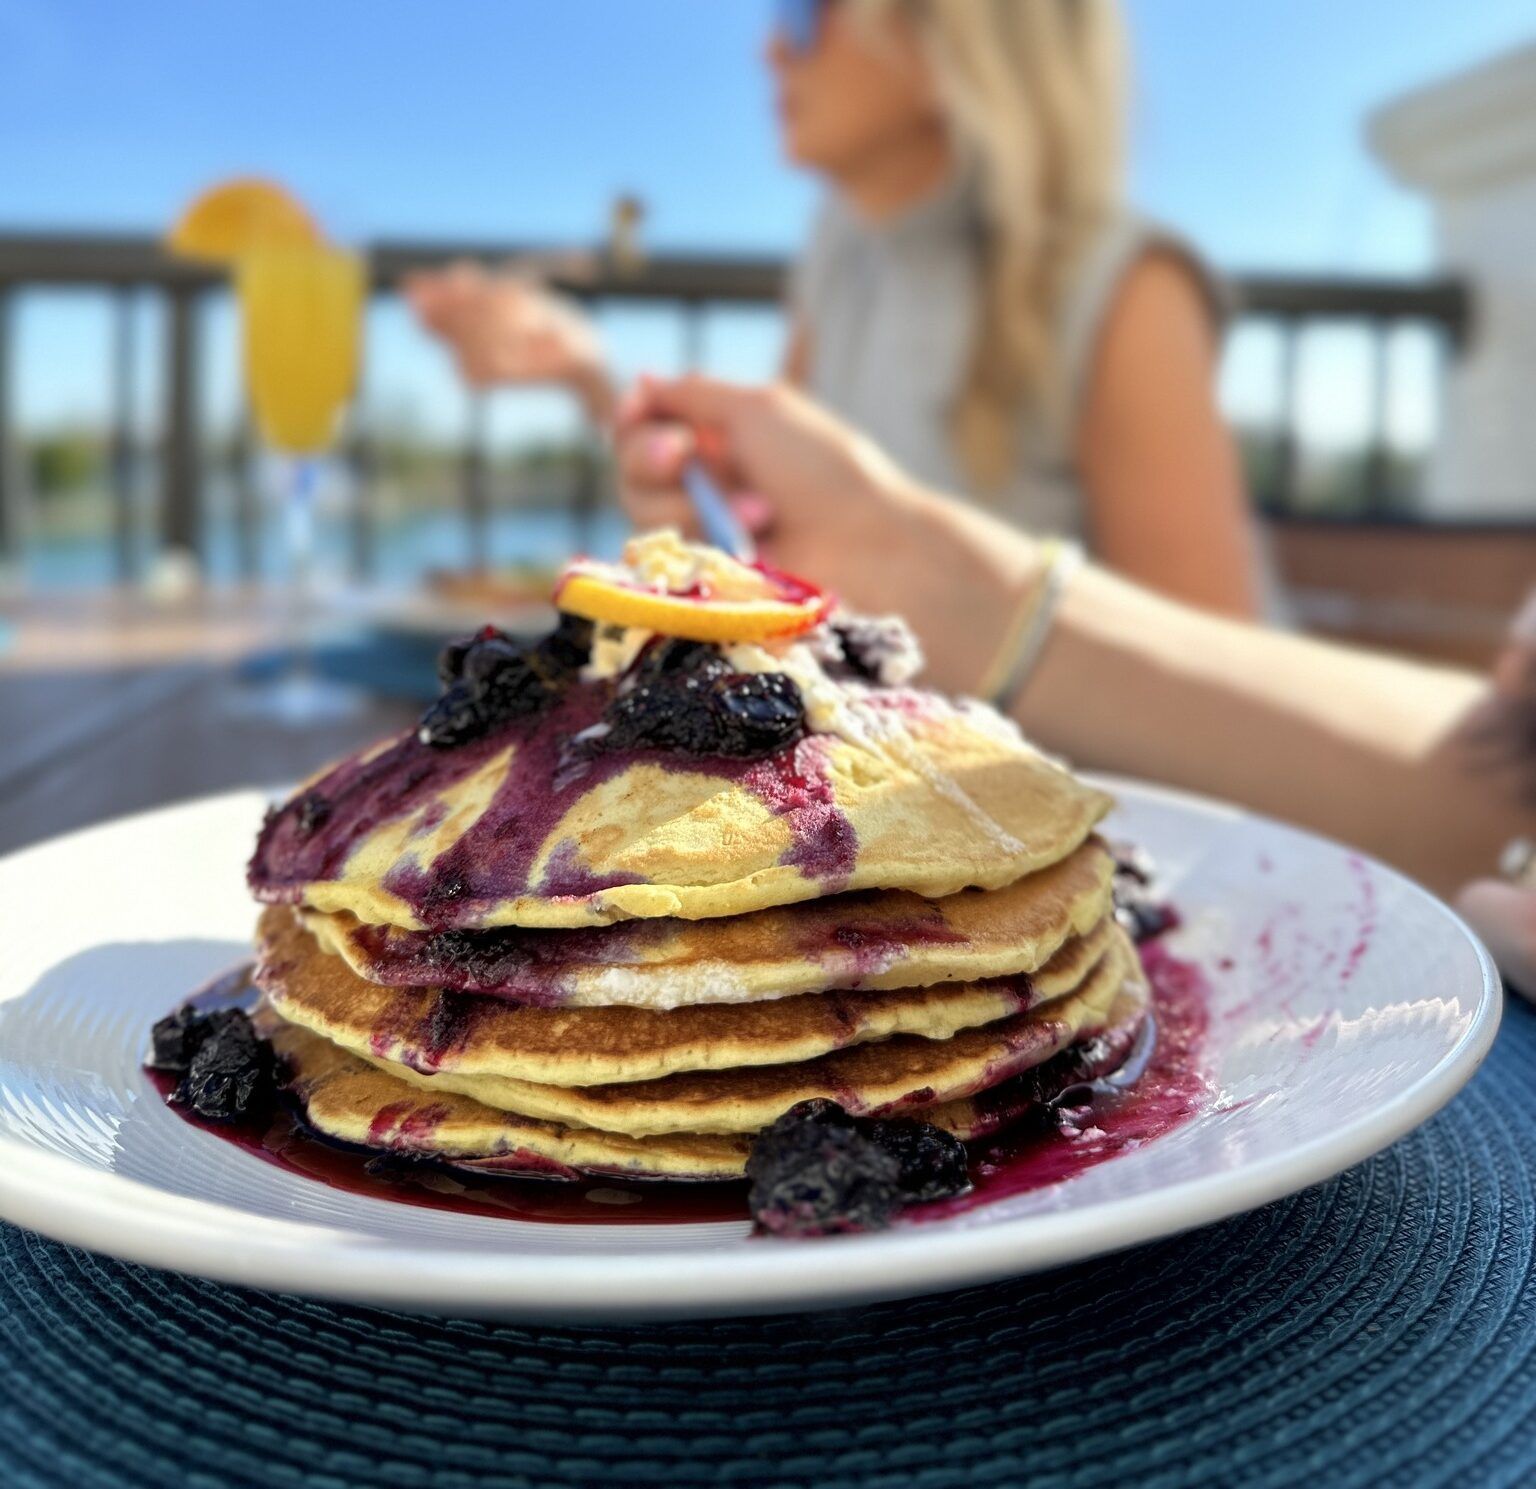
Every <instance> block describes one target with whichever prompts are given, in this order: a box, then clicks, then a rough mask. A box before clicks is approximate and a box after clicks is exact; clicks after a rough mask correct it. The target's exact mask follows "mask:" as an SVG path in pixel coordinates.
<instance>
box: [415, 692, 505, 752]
mask: <svg viewBox="0 0 1536 1489" xmlns="http://www.w3.org/2000/svg"><path fill="white" fill-rule="evenodd" d="M488 724H489V719H488V717H487V714H486V710H485V709H484V708H483V707H482V706H481V703H480V697H479V695H478V694H477V693H476V692H475V690H474V689H473V688H472V687H470V686H469V684H468V683H466V682H462V681H461V682H456V683H454V685H453V686H452V687H451V688H449V689H448V691H447V692H446V693H444V694H443V696H442V697H441V698H439V699H438V700H437V702H436V703H434V704H433V705H432V706H431V708H429V709H428V710H427V711H426V713H424V714H423V715H422V716H421V723H420V725H418V727H417V730H416V737H417V738H418V739H419V740H420V741H421V742H422V743H423V744H424V745H433V746H435V747H436V748H438V749H444V748H448V747H451V746H453V745H457V744H463V743H465V742H466V741H467V740H471V739H474V738H476V737H477V736H479V735H481V734H483V733H484V732H485V730H486V728H487V727H488Z"/></svg>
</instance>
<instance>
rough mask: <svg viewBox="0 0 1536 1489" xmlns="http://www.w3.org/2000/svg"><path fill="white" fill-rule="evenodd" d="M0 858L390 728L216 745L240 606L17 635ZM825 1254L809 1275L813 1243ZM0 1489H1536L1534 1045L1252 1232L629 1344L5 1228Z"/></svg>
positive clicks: (243, 652) (226, 713)
mask: <svg viewBox="0 0 1536 1489" xmlns="http://www.w3.org/2000/svg"><path fill="white" fill-rule="evenodd" d="M9 618H10V620H11V621H12V623H13V624H14V626H15V628H16V629H15V631H14V634H13V635H12V636H11V638H10V642H9V645H8V646H7V648H6V649H5V650H4V651H3V652H0V849H10V848H14V847H17V846H19V845H21V844H22V843H25V842H28V841H31V840H33V839H36V838H39V837H42V836H45V835H49V834H51V833H54V832H59V831H63V830H66V829H68V828H72V827H77V826H82V825H84V824H86V823H89V822H93V821H96V820H98V819H99V818H101V817H103V816H108V815H113V814H116V813H119V812H123V811H128V810H133V809H136V808H140V807H148V806H151V805H154V804H157V803H159V802H162V801H165V800H169V799H173V798H176V797H184V796H190V795H193V794H197V793H201V792H206V791H214V790H222V789H226V788H229V787H233V786H237V785H248V784H252V783H272V782H276V781H279V780H282V779H286V778H292V777H294V776H297V775H300V774H302V773H304V772H306V771H307V770H309V769H311V768H313V767H314V766H315V765H317V764H318V763H320V762H321V761H323V760H324V759H327V758H329V757H331V756H333V755H335V754H338V753H341V752H343V751H345V750H347V749H350V748H352V747H353V746H355V745H357V744H358V743H361V742H362V741H364V740H366V739H368V738H371V737H373V736H375V735H377V734H379V733H381V732H383V731H385V730H387V729H390V728H394V727H398V726H399V725H401V724H402V723H404V722H405V721H406V720H408V719H409V718H410V717H411V716H412V714H413V713H414V712H415V709H416V707H417V705H415V704H412V703H409V702H406V701H404V700H395V701H391V700H388V699H376V700H374V701H373V702H371V703H370V704H369V706H368V707H367V709H366V710H365V711H364V712H363V713H362V714H360V715H359V716H357V717H355V718H353V719H350V720H347V721H346V722H344V723H341V724H332V725H327V726H324V727H321V728H316V729H307V730H297V731H295V730H287V729H283V728H281V727H279V726H275V725H271V724H266V725H256V724H253V723H251V722H250V721H249V720H247V719H243V718H240V717H238V716H237V715H236V714H235V713H234V712H232V710H231V703H232V702H233V700H235V698H236V697H237V696H238V693H239V689H240V687H241V683H240V679H239V669H240V667H241V665H242V663H243V662H244V661H245V660H246V659H248V658H249V657H250V656H251V655H252V653H254V652H259V651H260V650H262V649H263V648H266V647H270V646H271V644H272V643H273V640H274V637H275V636H276V635H277V634H278V617H276V616H275V615H274V613H273V610H272V608H271V605H270V603H269V602H268V601H267V600H266V599H265V598H264V597H262V596H260V595H259V594H249V595H235V596H232V597H227V598H225V599H223V600H221V601H220V602H219V603H218V604H213V603H211V602H209V601H207V600H206V599H204V598H201V597H196V596H193V597H187V598H185V599H184V600H182V601H181V602H178V603H177V604H174V605H171V606H155V605H151V604H149V603H148V602H146V601H142V600H135V599H132V598H129V597H124V596H98V597H94V598H92V599H90V600H86V601H81V600H70V601H67V602H66V601H57V602H48V603H36V604H33V605H30V606H28V607H27V608H26V609H25V611H13V612H12V613H11V615H10V617H9ZM828 1244H835V1243H828ZM0 1482H3V1483H5V1484H6V1485H7V1486H8V1489H9V1486H13V1485H14V1486H16V1489H130V1486H143V1485H150V1484H154V1485H180V1484H196V1485H207V1486H210V1489H213V1486H219V1489H222V1486H226V1485H228V1486H236V1485H251V1486H257V1485H259V1486H269V1485H294V1486H300V1485H303V1486H311V1485H325V1486H333V1489H351V1486H354V1485H355V1486H359V1489H361V1486H370V1489H371V1486H377V1485H401V1486H422V1489H462V1486H468V1485H471V1484H473V1485H475V1486H477V1489H480V1486H492V1489H511V1486H514V1485H545V1484H572V1485H575V1484H587V1483H593V1482H608V1483H612V1484H631V1483H632V1484H667V1485H675V1484H748V1483H752V1484H757V1483H778V1484H784V1485H804V1486H807V1489H809V1486H813V1485H817V1486H819V1485H822V1484H827V1483H833V1482H836V1483H844V1484H852V1485H868V1486H877V1485H878V1486H905V1485H917V1486H921V1489H949V1486H955V1489H960V1486H968V1485H971V1484H975V1483H989V1484H1001V1485H1006V1484H1022V1483H1026V1482H1027V1483H1028V1484H1030V1485H1032V1486H1038V1489H1090V1486H1110V1485H1113V1486H1115V1489H1124V1486H1125V1485H1127V1484H1134V1485H1136V1486H1137V1489H1143V1486H1164V1489H1183V1486H1186V1485H1191V1486H1192V1485H1212V1486H1222V1489H1234V1486H1259V1485H1265V1486H1276V1489H1278V1486H1289V1485H1294V1484H1297V1483H1304V1482H1310V1483H1313V1484H1315V1485H1318V1486H1319V1489H1333V1486H1361V1489H1363V1486H1366V1485H1397V1486H1404V1489H1418V1486H1430V1485H1455V1486H1456V1489H1480V1486H1484V1485H1519V1484H1528V1483H1531V1482H1536V1010H1533V1009H1531V1008H1529V1007H1527V1006H1525V1005H1523V1004H1520V1003H1518V1002H1517V1003H1515V1004H1514V1005H1513V1006H1512V1007H1511V1008H1510V1009H1509V1011H1508V1014H1507V1018H1506V1027H1505V1029H1504V1031H1503V1032H1502V1033H1501V1035H1500V1037H1499V1040H1498V1042H1497V1044H1496V1046H1495V1049H1494V1052H1493V1054H1492V1056H1491V1057H1490V1059H1489V1061H1488V1064H1487V1066H1486V1067H1485V1069H1484V1070H1483V1071H1482V1072H1480V1073H1479V1075H1478V1076H1477V1077H1476V1079H1475V1080H1474V1082H1473V1084H1472V1086H1471V1087H1470V1088H1469V1089H1468V1091H1467V1092H1465V1093H1464V1094H1463V1095H1462V1096H1461V1097H1459V1098H1458V1099H1457V1100H1456V1101H1454V1102H1453V1103H1452V1104H1451V1105H1450V1107H1448V1108H1447V1110H1446V1111H1445V1112H1443V1113H1442V1114H1441V1115H1440V1116H1439V1117H1437V1118H1436V1119H1435V1120H1434V1121H1433V1122H1432V1123H1430V1124H1429V1125H1428V1126H1427V1127H1426V1128H1424V1129H1423V1130H1421V1131H1420V1132H1418V1133H1415V1134H1413V1135H1412V1136H1410V1137H1409V1138H1407V1139H1405V1140H1404V1141H1403V1142H1401V1143H1398V1144H1397V1145H1395V1146H1394V1147H1393V1148H1391V1149H1390V1150H1389V1151H1388V1152H1386V1153H1384V1154H1381V1155H1379V1156H1378V1157H1376V1158H1375V1159H1372V1160H1371V1161H1369V1162H1367V1163H1365V1164H1362V1165H1361V1166H1359V1167H1358V1168H1356V1169H1353V1170H1351V1171H1350V1172H1349V1173H1347V1174H1345V1175H1342V1176H1341V1177H1340V1178H1338V1179H1336V1180H1333V1181H1332V1182H1330V1183H1328V1184H1324V1185H1321V1186H1319V1187H1317V1188H1315V1189H1312V1190H1309V1191H1307V1192H1305V1193H1303V1194H1300V1195H1296V1196H1293V1197H1291V1198H1289V1199H1287V1200H1284V1201H1281V1202H1279V1203H1277V1204H1274V1205H1270V1206H1267V1207H1265V1208H1264V1209H1262V1210H1259V1211H1256V1212H1254V1213H1252V1214H1250V1215H1245V1216H1241V1217H1238V1218H1237V1219H1235V1220H1232V1221H1229V1222H1225V1223H1223V1224H1220V1225H1216V1226H1211V1227H1207V1228H1206V1229H1204V1230H1201V1231H1198V1232H1194V1233H1192V1234H1190V1235H1187V1236H1181V1237H1175V1238H1173V1239H1170V1240H1167V1241H1164V1242H1161V1243H1159V1244H1157V1245H1154V1246H1150V1247H1144V1248H1141V1249H1139V1250H1136V1251H1133V1252H1130V1253H1128V1254H1126V1255H1124V1256H1120V1257H1108V1258H1103V1259H1100V1260H1098V1261H1094V1262H1091V1263H1086V1264H1084V1265H1082V1266H1078V1267H1072V1268H1068V1269H1065V1270H1062V1271H1059V1272H1055V1273H1051V1274H1047V1275H1045V1276H1041V1277H1036V1278H1026V1279H1021V1280H1019V1281H1017V1282H1012V1283H1005V1284H999V1285H996V1286H993V1287H987V1288H979V1289H974V1290H972V1291H969V1292H963V1293H956V1294H950V1295H946V1296H941V1297H935V1298H926V1299H916V1300H911V1301H908V1302H904V1303H891V1304H884V1305H880V1306H878V1307H873V1308H864V1309H858V1310H852V1311H846V1312H838V1313H830V1314H823V1315H816V1316H788V1317H783V1318H777V1319H766V1320H744V1319H737V1320H724V1321H716V1322H707V1323H693V1324H668V1325H662V1326H652V1327H648V1328H554V1327H546V1326H517V1325H510V1324H494V1323H484V1322H471V1321H464V1320H451V1319H449V1320H444V1319H411V1318H405V1317H401V1316H398V1315H392V1314H388V1313H385V1312H382V1311H380V1310H375V1309H360V1308H347V1307H342V1306H332V1305H329V1304H324V1303H318V1302H310V1301H304V1300H300V1299H294V1298H284V1297H279V1296H273V1295H267V1294H253V1293H244V1292H240V1291H238V1290H236V1289H231V1288H225V1287H220V1286H217V1285H215V1284H212V1283H205V1282H201V1281H198V1280H196V1279H190V1278H181V1277H176V1276H174V1275H169V1274H160V1273H155V1272H152V1271H149V1270H147V1269H144V1268H141V1267H133V1266H127V1265H124V1264H121V1263H117V1262H112V1261H109V1260H106V1259H103V1258H99V1257H94V1256H92V1255H90V1254H88V1253H85V1252H80V1251H77V1250H73V1249H71V1248H69V1247H65V1246H61V1245H57V1244H55V1243H53V1242H49V1241H45V1240H43V1239H41V1238H39V1237H36V1236H31V1235H28V1234H27V1233H25V1232H22V1231H19V1230H16V1229H14V1228H12V1227H7V1226H0Z"/></svg>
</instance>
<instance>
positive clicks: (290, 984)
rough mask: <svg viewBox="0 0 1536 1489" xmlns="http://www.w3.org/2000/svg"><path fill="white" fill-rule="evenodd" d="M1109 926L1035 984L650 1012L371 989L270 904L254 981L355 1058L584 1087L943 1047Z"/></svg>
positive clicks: (1074, 973)
mask: <svg viewBox="0 0 1536 1489" xmlns="http://www.w3.org/2000/svg"><path fill="white" fill-rule="evenodd" d="M1111 924H1112V922H1111V921H1109V920H1107V919H1106V920H1104V921H1101V922H1100V924H1099V925H1098V926H1097V927H1096V928H1095V929H1094V930H1093V931H1091V932H1090V933H1089V935H1088V936H1086V937H1081V938H1076V939H1074V940H1072V941H1069V942H1068V943H1067V944H1066V945H1065V946H1063V947H1062V948H1061V949H1060V950H1058V952H1057V953H1056V955H1055V956H1054V957H1053V958H1052V959H1051V961H1050V962H1048V963H1047V964H1046V965H1045V966H1044V967H1043V968H1041V969H1039V971H1038V972H1037V973H1036V974H1035V975H1034V976H1033V977H1016V978H1009V979H998V980H994V981H990V982H980V983H940V984H937V985H935V986H933V987H928V988H903V989H893V990H887V991H882V992H870V993H838V992H834V993H802V994H800V995H798V996H796V997H793V998H779V999H775V1000H773V1001H772V1002H767V1003H720V1004H707V1005H702V1006H699V1007H691V1008H678V1009H672V1010H670V1011H666V1012H658V1011H656V1010H653V1009H640V1008H577V1009H571V1008H529V1007H524V1006H520V1005H517V1004H512V1003H504V1002H502V1001H500V1000H499V999H495V998H484V997H479V996H477V995H475V994H472V993H455V992H443V991H440V990H435V989H430V988H384V987H379V986H377V985H376V984H374V983H370V982H365V981H363V980H362V979H361V978H359V977H358V976H357V975H356V974H355V973H354V972H353V971H352V970H351V969H350V968H349V967H348V966H347V964H346V963H345V962H344V961H342V960H341V958H339V957H334V956H329V955H327V954H326V953H325V952H324V951H323V950H321V948H320V946H319V945H318V944H317V942H316V941H315V939H314V938H313V937H312V936H311V935H310V934H309V933H308V932H307V931H306V930H305V929H304V927H303V925H302V924H301V923H300V921H299V919H298V917H297V916H296V915H295V914H294V912H293V911H292V910H290V909H288V908H287V907H278V906H273V907H271V908H269V909H268V910H266V911H265V912H264V913H263V915H262V918H261V924H260V927H259V929H258V932H257V947H258V954H259V961H258V966H257V971H256V981H257V983H258V985H259V986H260V987H261V988H262V990H263V991H264V992H265V993H266V995H267V998H268V1000H269V1002H270V1003H271V1005H272V1007H273V1008H274V1009H276V1011H277V1012H278V1013H279V1014H280V1015H281V1016H282V1017H283V1018H285V1019H287V1020H288V1021H289V1022H290V1023H295V1024H300V1025H302V1026H303V1027H305V1028H307V1029H311V1030H313V1031H314V1032H315V1033H317V1034H320V1035H322V1036H324V1037H325V1038H326V1039H329V1040H331V1041H332V1042H333V1043H335V1044H338V1045H341V1046H342V1047H343V1048H345V1049H350V1050H353V1051H355V1052H357V1053H358V1054H363V1055H369V1056H372V1057H375V1058H378V1059H381V1060H385V1061H389V1062H392V1063H395V1064H401V1065H408V1066H410V1067H411V1068H412V1069H413V1070H417V1071H420V1072H422V1073H423V1074H431V1073H434V1072H450V1073H453V1074H458V1075H471V1076H480V1075H495V1076H502V1077H506V1078H509V1079H513V1080H522V1081H532V1082H535V1083H538V1084H550V1085H560V1086H592V1085H602V1084H608V1083H614V1082H627V1081H644V1080H655V1079H658V1078H660V1077H662V1076H666V1075H670V1074H673V1073H674V1072H677V1071H687V1070H731V1069H735V1068H737V1067H739V1066H745V1065H763V1064H785V1063H791V1062H799V1061H804V1060H809V1059H814V1058H816V1057H818V1056H820V1055H823V1054H826V1053H828V1052H830V1051H832V1050H837V1049H842V1048H845V1047H848V1046H851V1045H854V1044H859V1043H863V1042H866V1041H869V1040H875V1039H886V1038H889V1037H891V1036H892V1035H896V1034H921V1035H923V1036H925V1037H926V1038H929V1039H943V1038H946V1037H948V1036H949V1035H951V1034H953V1033H955V1032H956V1031H957V1030H960V1029H966V1028H972V1027H975V1026H977V1025H980V1024H988V1023H993V1022H995V1021H996V1020H998V1019H1001V1018H1005V1017H1007V1016H1008V1015H1010V1014H1014V1013H1018V1012H1020V1011H1021V1010H1022V1009H1025V1008H1029V1007H1034V1006H1036V1005H1038V1004H1041V1003H1044V1002H1047V1001H1049V1000H1050V999H1052V998H1058V997H1062V996H1064V995H1065V994H1067V993H1070V992H1071V991H1073V989H1075V988H1076V987H1077V986H1078V985H1079V984H1080V983H1081V982H1082V980H1083V978H1084V977H1085V976H1086V975H1087V974H1088V972H1089V971H1090V970H1091V969H1092V968H1093V967H1094V966H1095V965H1096V964H1097V962H1098V960H1099V958H1100V957H1102V956H1103V954H1104V951H1105V949H1106V947H1107V946H1108V943H1109V938H1110V928H1111Z"/></svg>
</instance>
